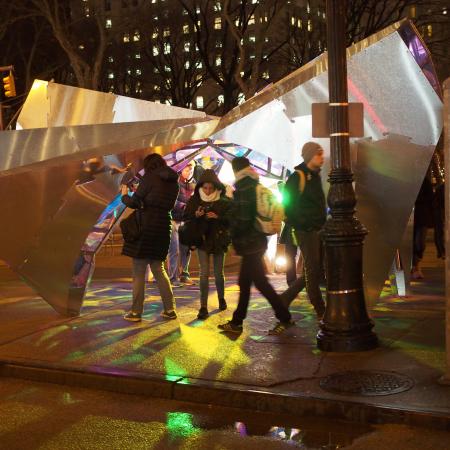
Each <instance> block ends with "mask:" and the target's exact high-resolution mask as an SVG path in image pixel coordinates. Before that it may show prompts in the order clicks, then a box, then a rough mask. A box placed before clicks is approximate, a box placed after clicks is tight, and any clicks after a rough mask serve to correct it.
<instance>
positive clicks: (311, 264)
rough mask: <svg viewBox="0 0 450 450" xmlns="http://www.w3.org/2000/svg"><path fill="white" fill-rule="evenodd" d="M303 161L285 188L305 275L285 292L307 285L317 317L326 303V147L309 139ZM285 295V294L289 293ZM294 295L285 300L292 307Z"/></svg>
mask: <svg viewBox="0 0 450 450" xmlns="http://www.w3.org/2000/svg"><path fill="white" fill-rule="evenodd" d="M302 157H303V162H302V163H301V164H300V165H298V166H297V167H295V171H294V172H293V173H292V175H291V176H290V177H289V178H288V180H287V182H286V185H285V188H284V193H283V194H284V198H283V202H284V206H285V213H286V220H287V223H289V224H290V225H291V226H292V227H293V229H294V237H295V239H296V241H297V244H298V246H299V247H300V251H301V252H302V255H303V259H304V274H303V275H302V276H301V277H300V278H298V279H297V280H296V281H295V283H294V284H293V285H292V286H291V287H290V288H289V289H288V290H287V291H286V292H285V294H286V293H288V292H290V291H295V290H298V291H300V290H302V289H304V288H305V286H306V291H307V293H308V297H309V300H310V302H311V303H312V305H313V306H314V309H315V311H316V314H317V317H318V318H319V319H321V318H322V316H323V313H324V312H325V303H324V301H323V298H322V293H321V292H320V287H319V283H320V281H321V278H322V274H323V269H322V263H321V240H320V236H319V231H320V230H321V228H322V227H323V225H324V224H325V221H326V202H325V194H324V192H323V188H322V180H321V178H320V169H321V168H322V165H323V163H324V155H323V149H322V147H321V146H320V145H319V144H317V143H316V142H307V143H306V144H305V145H304V146H303V148H302ZM285 294H283V295H285ZM291 298H292V296H289V299H287V296H286V299H285V303H286V304H287V305H288V306H289V303H290V300H291Z"/></svg>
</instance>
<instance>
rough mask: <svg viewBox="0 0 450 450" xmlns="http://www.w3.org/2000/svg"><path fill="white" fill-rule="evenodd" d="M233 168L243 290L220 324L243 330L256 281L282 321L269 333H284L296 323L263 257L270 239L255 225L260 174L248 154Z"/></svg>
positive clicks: (234, 230)
mask: <svg viewBox="0 0 450 450" xmlns="http://www.w3.org/2000/svg"><path fill="white" fill-rule="evenodd" d="M232 167H233V172H234V174H235V177H236V184H235V187H236V190H235V191H234V196H233V203H232V207H231V208H230V223H231V240H232V243H233V246H234V249H235V250H236V253H237V254H238V255H240V256H242V260H241V267H240V272H239V281H238V284H239V290H240V292H239V302H238V306H237V308H236V311H235V312H234V314H233V318H232V319H231V320H230V321H229V322H227V323H224V324H221V325H219V328H220V329H221V330H223V331H227V332H231V333H241V332H242V323H243V321H244V319H245V317H246V316H247V309H248V304H249V301H250V288H251V285H252V283H255V286H256V288H257V289H258V290H259V291H260V292H261V294H263V295H264V297H266V298H267V300H268V301H269V303H270V305H271V306H272V308H273V309H274V311H275V316H276V317H277V319H278V320H279V323H278V324H277V325H276V326H275V328H274V329H273V330H271V331H269V334H280V333H282V332H283V331H284V330H285V329H286V328H288V327H290V326H292V325H293V322H292V321H291V314H290V313H289V310H288V308H287V307H286V306H285V305H284V304H283V302H282V300H281V298H280V296H279V295H278V294H277V293H276V292H275V290H274V289H273V287H272V285H271V284H270V283H269V281H268V279H267V276H266V273H265V266H264V260H263V257H264V253H265V251H266V249H267V238H266V236H265V235H264V234H263V233H261V232H260V231H258V230H257V229H256V228H255V219H256V207H257V205H256V186H257V185H258V184H259V177H258V174H257V173H256V172H255V171H254V170H253V169H252V168H251V167H250V162H249V160H248V159H247V158H245V157H237V158H234V159H233V161H232Z"/></svg>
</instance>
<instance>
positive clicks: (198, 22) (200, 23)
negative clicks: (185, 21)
mask: <svg viewBox="0 0 450 450" xmlns="http://www.w3.org/2000/svg"><path fill="white" fill-rule="evenodd" d="M201 26H202V22H201V21H200V20H197V27H198V28H200V27H201Z"/></svg>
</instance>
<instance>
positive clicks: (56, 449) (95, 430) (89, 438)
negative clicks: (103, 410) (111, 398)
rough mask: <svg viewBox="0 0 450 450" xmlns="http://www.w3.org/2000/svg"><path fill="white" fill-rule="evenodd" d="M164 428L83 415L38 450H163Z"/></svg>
mask: <svg viewBox="0 0 450 450" xmlns="http://www.w3.org/2000/svg"><path fill="white" fill-rule="evenodd" d="M165 434H166V426H165V424H163V423H160V422H148V423H141V422H133V421H129V420H119V419H112V418H110V417H99V416H86V417H84V418H83V419H82V420H80V421H79V422H77V423H75V424H74V425H72V426H70V427H68V428H67V429H65V430H64V431H62V432H61V433H59V434H58V435H56V436H54V437H53V438H51V439H49V440H48V441H47V442H45V443H43V444H42V445H41V446H40V447H39V449H40V450H61V449H66V450H67V449H80V448H83V449H103V448H104V449H119V448H129V449H133V450H137V449H142V450H144V449H145V450H151V449H153V448H165V447H164V446H160V445H159V444H160V441H161V439H162V438H163V437H164V435H165Z"/></svg>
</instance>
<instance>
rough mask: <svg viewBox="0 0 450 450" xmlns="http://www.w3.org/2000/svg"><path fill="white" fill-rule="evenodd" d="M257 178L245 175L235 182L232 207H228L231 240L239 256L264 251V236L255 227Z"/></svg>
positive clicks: (265, 239)
mask: <svg viewBox="0 0 450 450" xmlns="http://www.w3.org/2000/svg"><path fill="white" fill-rule="evenodd" d="M257 185H258V180H257V179H256V178H253V177H251V176H245V177H244V178H242V179H241V180H239V181H237V182H236V184H235V188H236V190H235V191H234V195H233V202H232V207H231V208H230V213H229V217H230V223H231V241H232V243H233V247H234V249H235V251H236V253H237V254H238V255H240V256H244V255H249V254H252V253H258V252H265V251H266V249H267V238H266V236H265V235H264V234H263V233H261V232H260V231H258V230H257V229H256V228H255V220H256V186H257Z"/></svg>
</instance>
